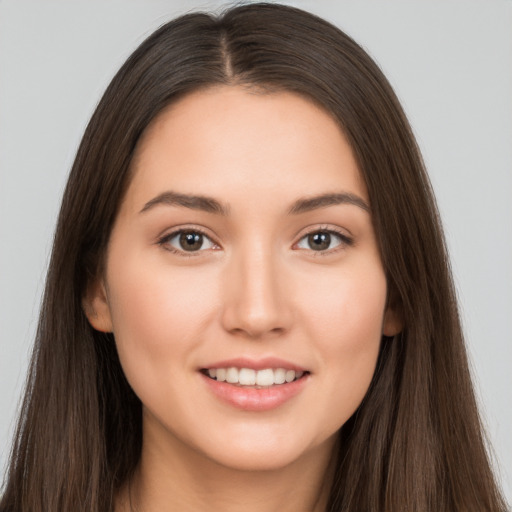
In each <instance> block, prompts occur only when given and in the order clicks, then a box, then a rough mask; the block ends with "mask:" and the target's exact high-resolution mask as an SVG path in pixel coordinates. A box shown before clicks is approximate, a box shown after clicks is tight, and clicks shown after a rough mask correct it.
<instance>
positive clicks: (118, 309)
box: [108, 256, 217, 388]
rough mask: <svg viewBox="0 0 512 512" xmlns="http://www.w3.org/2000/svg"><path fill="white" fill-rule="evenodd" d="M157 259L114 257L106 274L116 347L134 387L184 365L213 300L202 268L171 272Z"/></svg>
mask: <svg viewBox="0 0 512 512" xmlns="http://www.w3.org/2000/svg"><path fill="white" fill-rule="evenodd" d="M160 260H161V258H155V260H153V261H151V259H150V260H149V261H148V259H147V258H146V259H145V260H142V259H141V258H139V257H137V256H134V257H131V258H124V259H121V258H116V260H115V261H116V265H115V267H114V266H112V268H111V269H110V271H109V274H108V283H109V304H110V311H111V315H112V324H113V330H114V336H115V339H116V345H117V349H118V352H119V357H120V359H121V363H122V365H123V369H124V371H125V373H126V375H127V378H128V380H129V381H130V383H131V384H132V386H133V387H134V388H136V387H138V386H137V382H134V381H138V380H141V382H140V384H143V385H147V384H148V379H152V378H153V377H154V380H155V383H156V381H157V380H158V377H159V376H160V377H161V376H162V375H161V374H166V375H168V374H169V372H170V371H172V366H173V365H175V366H178V365H179V366H181V367H183V366H186V365H187V360H188V357H190V356H191V355H193V351H194V349H195V347H196V346H198V345H199V343H200V335H201V332H203V330H204V326H205V325H206V324H207V323H208V322H209V319H210V317H211V315H212V311H213V307H214V304H215V301H216V296H217V290H216V287H215V283H213V282H212V279H211V278H210V279H207V278H206V276H204V275H203V274H204V271H203V270H201V269H194V270H191V269H188V270H186V271H183V269H181V271H176V269H172V268H171V267H170V266H169V265H165V264H162V262H161V261H160ZM142 380H143V381H144V382H142Z"/></svg>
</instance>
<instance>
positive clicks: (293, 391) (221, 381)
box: [201, 358, 310, 412]
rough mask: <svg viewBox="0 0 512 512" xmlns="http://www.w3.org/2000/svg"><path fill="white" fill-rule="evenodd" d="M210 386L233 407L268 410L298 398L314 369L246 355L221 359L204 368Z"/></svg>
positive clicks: (204, 374)
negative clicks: (226, 359) (310, 369)
mask: <svg viewBox="0 0 512 512" xmlns="http://www.w3.org/2000/svg"><path fill="white" fill-rule="evenodd" d="M201 374H202V376H203V379H204V381H205V383H206V384H207V386H208V388H209V389H210V390H211V391H212V392H213V393H214V394H215V395H216V397H217V398H220V399H221V400H222V401H223V402H225V403H227V404H229V405H230V406H233V407H236V408H238V409H242V410H245V411H255V412H256V411H268V410H271V409H274V408H277V407H280V406H282V405H284V404H285V403H286V402H288V401H289V400H291V399H292V398H293V397H295V396H296V395H297V394H298V393H300V392H301V390H302V389H303V388H304V387H305V385H306V383H307V382H308V381H309V377H310V372H309V371H307V370H306V369H304V368H301V367H299V366H297V365H294V364H291V363H289V362H287V361H283V360H279V359H275V358H267V359H263V360H258V361H251V360H247V359H244V358H241V359H236V360H229V361H222V362H217V363H214V364H212V365H209V366H208V367H206V368H202V369H201Z"/></svg>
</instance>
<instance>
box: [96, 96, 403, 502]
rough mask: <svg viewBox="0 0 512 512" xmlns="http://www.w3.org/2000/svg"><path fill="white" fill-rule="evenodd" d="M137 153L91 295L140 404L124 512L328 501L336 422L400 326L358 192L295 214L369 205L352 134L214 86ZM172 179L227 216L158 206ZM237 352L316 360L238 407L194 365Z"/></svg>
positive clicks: (320, 116) (315, 114)
mask: <svg viewBox="0 0 512 512" xmlns="http://www.w3.org/2000/svg"><path fill="white" fill-rule="evenodd" d="M132 167H133V173H134V174H133V179H132V181H131V183H130V185H129V187H128V190H127V193H126V196H125V198H124V200H123V202H122V204H121V208H120V211H119V214H118V218H117V220H116V222H115V225H114V228H113V231H112V234H111V238H110V242H109V246H108V251H107V258H106V270H105V273H104V275H103V276H101V277H100V278H98V279H97V280H96V281H95V282H93V283H91V285H90V286H89V290H88V294H87V299H86V311H87V312H88V317H89V320H90V322H91V324H92V325H93V327H95V328H96V329H98V330H101V331H113V332H114V335H115V339H116V344H117V348H118V351H119V356H120V360H121V364H122V366H123V369H124V371H125V373H126V376H127V378H128V381H129V382H130V384H131V386H132V387H133V389H134V391H135V392H136V393H137V395H138V396H139V398H140V399H141V401H142V404H143V432H144V440H143V450H142V458H141V462H140V465H139V468H138V470H137V473H136V475H135V478H134V479H133V481H132V482H131V485H130V487H129V488H128V487H126V488H125V489H124V491H123V492H122V493H121V495H120V496H119V500H118V503H117V510H118V511H120V510H130V503H129V502H130V500H131V501H132V508H133V509H134V510H140V511H151V510H158V511H175V510H176V511H177V510H180V511H182V510H206V509H208V510H210V511H217V510H218V511H221V510H222V511H223V512H226V511H231V510H233V511H235V510H236V511H240V510H244V511H250V510H258V511H260V512H261V511H262V510H266V511H280V512H282V511H287V510H290V511H291V510H316V511H320V510H325V506H326V500H327V495H328V483H329V476H330V468H331V466H330V454H331V453H332V451H333V447H334V444H335V442H336V432H337V431H338V430H339V428H340V427H341V426H342V425H343V424H344V423H345V422H346V421H347V419H348V418H350V416H351V415H352V414H353V413H354V411H355V410H356V408H357V407H358V406H359V404H360V403H361V401H362V399H363V397H364V395H365V393H366V391H367V389H368V386H369V384H370V381H371V379H372V376H373V373H374V370H375V365H376V360H377V356H378V352H379V346H380V340H381V336H382V334H386V335H388V336H390V335H394V334H396V332H398V331H399V330H400V321H399V319H398V317H397V315H396V314H395V312H394V311H393V310H392V309H390V308H389V307H387V305H386V297H387V287H386V279H385V275H384V271H383V268H382V263H381V259H380V255H379V251H378V247H377V243H376V238H375V233H374V230H373V226H372V221H371V215H370V211H369V210H367V209H365V208H364V207H362V204H363V203H361V204H360V205H357V204H350V203H342V204H334V205H330V206H325V205H324V206H321V207H317V208H313V209H310V210H308V211H304V212H302V213H290V208H291V207H292V205H294V203H296V201H298V200H301V199H304V198H310V197H312V196H317V195H322V194H332V193H337V194H339V193H344V194H346V193H349V194H351V195H352V196H351V197H357V198H359V199H360V200H361V201H362V202H364V203H366V204H368V196H367V191H366V187H365V184H364V181H363V180H362V178H361V173H360V171H359V169H358V167H357V164H356V162H355V160H354V156H353V153H352V151H351V148H350V146H349V144H348V143H347V141H346V139H345V137H344V135H343V133H342V132H341V130H340V129H339V127H338V125H337V124H336V122H335V121H334V120H333V119H332V118H331V116H330V115H329V114H328V113H326V112H325V111H323V110H322V109H320V108H319V107H317V106H316V105H314V104H313V103H312V102H310V101H308V100H307V99H304V98H303V97H301V96H298V95H296V94H294V93H287V92H279V93H271V94H260V93H256V92H255V91H253V90H249V89H243V88H241V87H228V86H222V87H214V88H210V89H207V90H203V91H199V92H195V93H192V94H190V95H189V96H187V97H185V98H184V99H181V100H180V101H179V102H177V103H176V104H174V105H172V106H171V107H169V108H168V109H167V110H165V111H164V112H162V113H161V114H160V115H159V116H158V117H157V119H156V120H155V121H153V123H152V124H151V125H150V126H149V127H148V129H147V130H146V132H145V133H144V136H143V137H142V139H141V140H140V142H139V145H138V147H137V150H136V155H135V157H134V160H133V162H132ZM167 191H173V192H175V193H180V194H194V195H201V196H208V197H211V198H213V199H215V200H216V201H218V202H219V203H221V204H222V205H223V207H224V209H225V210H226V212H225V213H226V214H225V215H223V214H219V213H215V212H207V211H203V210H199V209H195V208H189V207H186V206H183V205H176V204H168V203H157V204H151V201H152V200H154V199H155V198H157V197H159V196H160V195H161V194H162V193H165V192H167ZM148 205H149V206H148ZM141 210H143V211H141ZM179 229H187V230H194V229H195V230H200V232H202V233H204V234H205V235H206V236H207V238H206V237H205V238H204V239H203V240H204V243H203V246H202V247H201V249H200V250H198V251H195V252H191V251H189V252H186V251H184V250H183V249H182V248H181V246H180V244H179V240H178V238H177V237H174V238H172V237H170V236H168V235H170V234H172V233H175V232H176V230H179ZM328 231H332V232H337V233H339V235H338V234H334V233H332V234H331V243H330V245H329V244H328V248H327V249H325V250H320V251H318V250H314V249H313V248H311V244H310V243H309V242H308V240H309V239H308V238H307V235H308V234H309V233H312V232H313V233H318V232H322V233H325V232H328ZM166 236H167V238H165V237H166ZM242 356H243V357H249V358H251V359H254V360H260V359H261V358H264V357H279V358H281V359H284V360H286V361H289V362H291V363H293V364H296V365H299V366H301V367H303V368H305V369H307V370H308V372H309V375H307V377H306V378H307V381H305V383H304V385H303V386H302V388H301V390H300V392H299V393H298V394H297V395H295V396H294V397H293V398H291V399H289V400H287V401H286V402H285V403H284V404H282V405H281V406H279V407H277V408H273V409H271V410H267V411H259V412H255V411H246V410H242V409H240V408H238V407H234V406H233V405H231V404H228V403H226V402H224V401H222V400H220V399H219V398H218V397H217V396H215V395H214V394H213V393H212V392H211V390H210V389H209V387H208V385H206V384H205V377H204V375H202V374H201V372H200V371H199V370H200V369H201V368H207V367H209V365H211V364H212V363H214V362H216V361H221V360H225V359H231V358H235V357H242Z"/></svg>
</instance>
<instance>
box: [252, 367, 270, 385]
mask: <svg viewBox="0 0 512 512" xmlns="http://www.w3.org/2000/svg"><path fill="white" fill-rule="evenodd" d="M256 384H258V386H272V384H274V371H273V370H271V369H270V368H268V369H267V370H259V371H258V373H257V374H256Z"/></svg>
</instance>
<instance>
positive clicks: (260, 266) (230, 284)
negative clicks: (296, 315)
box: [222, 244, 293, 339]
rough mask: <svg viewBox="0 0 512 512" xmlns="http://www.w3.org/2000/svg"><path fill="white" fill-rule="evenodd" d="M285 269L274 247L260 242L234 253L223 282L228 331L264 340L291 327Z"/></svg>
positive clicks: (223, 312)
mask: <svg viewBox="0 0 512 512" xmlns="http://www.w3.org/2000/svg"><path fill="white" fill-rule="evenodd" d="M283 270H284V269H283V267H282V265H281V264H280V262H279V261H278V258H276V257H275V255H273V254H272V251H271V249H268V247H267V248H265V247H264V246H262V245H259V244H258V247H254V246H253V247H252V249H251V247H247V248H246V249H245V250H240V251H239V252H238V253H234V254H233V255H232V258H231V261H230V264H229V265H228V268H226V269H225V271H226V272H225V275H224V282H223V299H224V300H223V309H222V324H223V327H224V329H225V330H227V331H228V332H230V333H232V334H235V335H239V336H243V337H246V338H250V339H263V338H268V337H275V336H279V335H282V334H283V333H285V332H287V331H288V330H289V329H290V327H291V325H292V317H293V313H292V308H291V300H290V299H291V297H290V295H289V294H288V293H287V289H286V288H287V282H286V275H285V272H283Z"/></svg>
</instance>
